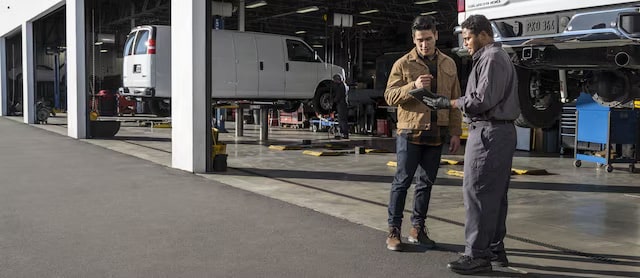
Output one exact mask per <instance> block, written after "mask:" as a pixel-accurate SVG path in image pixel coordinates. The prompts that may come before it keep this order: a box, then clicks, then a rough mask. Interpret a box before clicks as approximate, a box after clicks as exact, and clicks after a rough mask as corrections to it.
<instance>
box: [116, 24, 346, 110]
mask: <svg viewBox="0 0 640 278" xmlns="http://www.w3.org/2000/svg"><path fill="white" fill-rule="evenodd" d="M212 32H213V33H212V40H213V45H212V51H213V53H212V61H211V62H212V78H213V79H212V81H213V82H212V86H213V91H212V92H211V97H212V98H214V99H226V100H252V101H271V102H277V101H286V102H287V103H288V104H289V105H285V106H288V107H291V108H296V109H297V108H298V106H299V104H300V101H302V100H312V101H313V103H312V105H313V106H314V108H315V109H316V111H318V112H322V113H325V112H326V111H327V110H329V109H330V108H331V105H332V103H331V97H330V89H329V88H330V87H331V86H330V84H331V77H332V76H333V75H334V74H340V75H342V76H343V77H344V74H345V72H344V69H343V68H341V67H338V66H335V65H332V64H328V63H324V62H323V61H322V60H321V59H320V58H319V57H318V56H317V55H316V53H315V51H313V49H312V48H311V47H309V45H307V44H306V43H305V42H304V41H302V40H301V39H299V38H296V37H289V36H283V35H274V34H265V33H254V32H239V31H232V30H213V31H212ZM120 93H121V94H123V95H125V96H130V97H136V98H142V99H144V100H149V101H150V104H151V105H150V106H151V110H152V112H153V113H154V114H157V115H163V116H165V115H168V114H169V108H170V107H171V105H170V98H171V29H170V27H169V26H156V25H154V26H139V27H136V28H134V29H133V30H132V31H131V33H129V36H128V37H127V40H126V43H125V47H124V62H123V88H121V89H120ZM296 104H297V105H296Z"/></svg>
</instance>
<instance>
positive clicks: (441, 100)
mask: <svg viewBox="0 0 640 278" xmlns="http://www.w3.org/2000/svg"><path fill="white" fill-rule="evenodd" d="M422 102H424V104H426V105H427V106H428V107H429V108H431V109H433V110H438V109H449V108H451V102H450V101H449V98H448V97H443V96H436V97H428V96H423V97H422Z"/></svg>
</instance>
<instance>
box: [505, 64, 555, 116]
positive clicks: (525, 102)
mask: <svg viewBox="0 0 640 278" xmlns="http://www.w3.org/2000/svg"><path fill="white" fill-rule="evenodd" d="M516 72H517V73H518V100H519V101H520V117H518V119H516V121H515V124H516V125H518V126H521V127H530V128H549V127H552V126H553V125H555V123H556V122H557V121H558V119H559V118H560V115H561V114H562V103H561V102H560V97H559V95H558V94H556V93H554V92H550V91H548V90H550V89H551V88H557V87H558V85H557V84H558V83H557V82H553V80H556V81H557V80H558V73H557V72H556V71H545V72H540V75H539V76H540V77H541V78H543V79H544V80H545V81H547V82H546V83H543V85H542V86H541V87H542V88H541V90H547V92H544V94H543V95H544V99H542V100H540V99H536V98H535V97H533V96H531V93H530V91H531V82H532V81H534V80H535V78H537V76H538V75H537V74H535V75H534V74H532V73H535V71H533V70H527V69H524V68H521V67H516ZM548 81H552V82H550V83H552V84H549V83H548Z"/></svg>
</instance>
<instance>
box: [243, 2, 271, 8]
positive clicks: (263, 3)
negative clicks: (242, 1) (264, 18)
mask: <svg viewBox="0 0 640 278" xmlns="http://www.w3.org/2000/svg"><path fill="white" fill-rule="evenodd" d="M266 5H267V1H264V0H260V1H255V2H251V3H248V4H247V5H246V6H244V7H245V8H247V9H255V8H258V7H262V6H266Z"/></svg>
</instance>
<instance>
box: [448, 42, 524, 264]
mask: <svg viewBox="0 0 640 278" xmlns="http://www.w3.org/2000/svg"><path fill="white" fill-rule="evenodd" d="M473 62H474V66H473V68H472V70H471V73H470V75H469V81H468V84H467V90H466V93H465V95H464V96H463V97H461V98H459V99H458V100H457V103H456V104H457V107H460V109H461V110H462V112H463V114H464V121H465V122H467V123H469V137H468V139H467V143H466V146H465V154H464V180H463V187H462V188H463V189H462V190H463V195H464V205H465V210H466V220H465V240H466V246H465V255H467V256H471V257H472V258H490V257H491V256H492V252H499V251H504V243H503V240H504V237H505V235H506V232H507V228H506V225H505V224H506V223H505V222H506V217H507V190H508V188H509V180H510V176H511V163H512V161H513V153H514V152H515V148H516V131H515V126H514V124H513V121H514V120H515V119H516V118H517V117H518V116H519V115H520V106H519V103H518V80H517V75H516V71H515V68H514V66H513V64H512V63H511V60H510V59H509V56H508V55H507V53H506V52H505V51H504V50H503V49H502V45H501V44H500V43H491V44H488V45H486V46H484V47H483V48H481V49H479V50H478V51H477V52H476V53H474V54H473Z"/></svg>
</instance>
